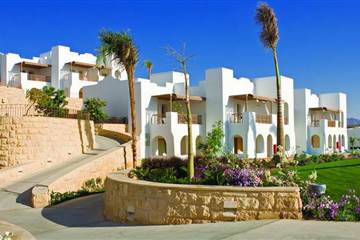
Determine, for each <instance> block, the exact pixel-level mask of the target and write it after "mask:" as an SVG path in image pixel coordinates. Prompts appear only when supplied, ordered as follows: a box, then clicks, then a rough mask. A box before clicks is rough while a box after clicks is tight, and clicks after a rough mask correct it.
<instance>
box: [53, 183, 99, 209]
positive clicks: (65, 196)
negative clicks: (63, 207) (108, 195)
mask: <svg viewBox="0 0 360 240" xmlns="http://www.w3.org/2000/svg"><path fill="white" fill-rule="evenodd" d="M104 191H105V189H104V182H103V180H102V179H101V178H96V179H90V180H87V181H86V182H85V183H84V184H83V186H82V188H81V189H80V190H79V191H68V192H64V193H60V192H51V193H50V204H51V205H56V204H59V203H62V202H65V201H68V200H71V199H75V198H78V197H82V196H87V195H91V194H94V193H101V192H104Z"/></svg>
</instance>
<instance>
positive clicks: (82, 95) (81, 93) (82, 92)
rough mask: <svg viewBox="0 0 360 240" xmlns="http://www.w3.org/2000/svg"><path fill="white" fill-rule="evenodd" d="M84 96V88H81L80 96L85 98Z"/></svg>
mask: <svg viewBox="0 0 360 240" xmlns="http://www.w3.org/2000/svg"><path fill="white" fill-rule="evenodd" d="M83 97H84V89H83V88H81V89H80V91H79V98H83Z"/></svg>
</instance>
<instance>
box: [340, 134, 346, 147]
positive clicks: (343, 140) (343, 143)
mask: <svg viewBox="0 0 360 240" xmlns="http://www.w3.org/2000/svg"><path fill="white" fill-rule="evenodd" d="M341 146H343V147H345V135H342V136H341Z"/></svg>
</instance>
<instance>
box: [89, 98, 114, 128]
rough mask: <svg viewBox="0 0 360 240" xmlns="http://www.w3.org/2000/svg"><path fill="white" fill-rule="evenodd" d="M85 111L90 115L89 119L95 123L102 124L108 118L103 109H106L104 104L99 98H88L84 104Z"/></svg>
mask: <svg viewBox="0 0 360 240" xmlns="http://www.w3.org/2000/svg"><path fill="white" fill-rule="evenodd" d="M84 105H85V109H84V110H85V111H86V112H88V113H89V114H90V119H91V120H94V121H95V122H102V121H104V120H106V119H107V118H108V116H107V114H106V112H105V110H104V107H106V102H105V101H103V100H101V99H100V98H88V99H86V101H85V102H84Z"/></svg>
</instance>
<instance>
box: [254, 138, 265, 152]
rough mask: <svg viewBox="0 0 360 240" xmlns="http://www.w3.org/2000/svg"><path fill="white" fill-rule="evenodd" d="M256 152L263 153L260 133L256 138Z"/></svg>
mask: <svg viewBox="0 0 360 240" xmlns="http://www.w3.org/2000/svg"><path fill="white" fill-rule="evenodd" d="M256 153H264V137H263V136H262V135H259V136H257V138H256Z"/></svg>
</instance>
